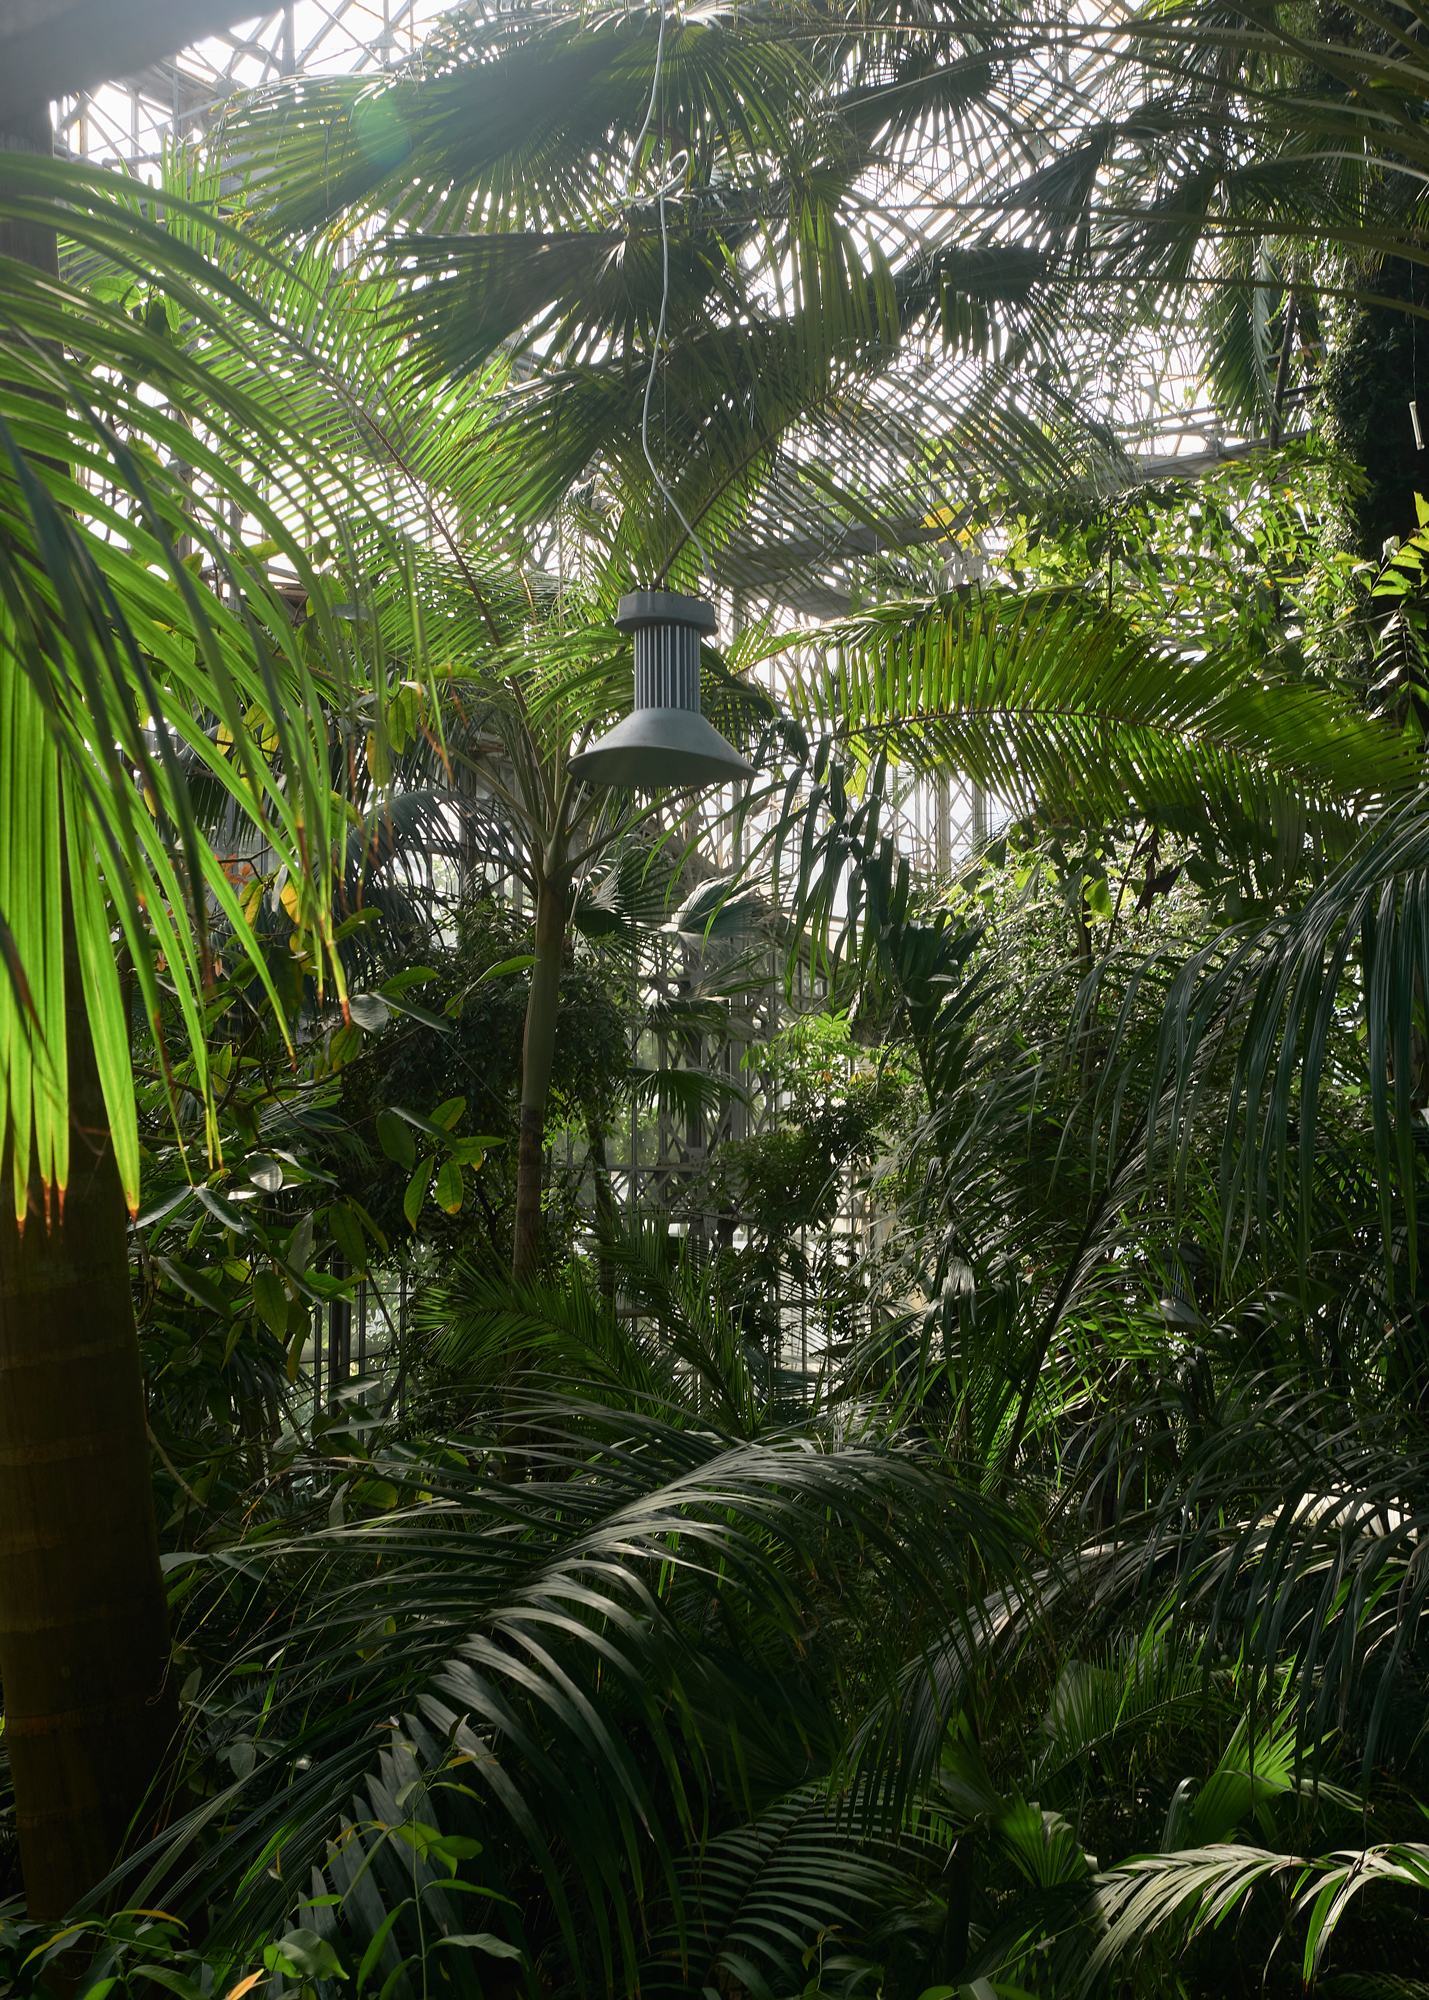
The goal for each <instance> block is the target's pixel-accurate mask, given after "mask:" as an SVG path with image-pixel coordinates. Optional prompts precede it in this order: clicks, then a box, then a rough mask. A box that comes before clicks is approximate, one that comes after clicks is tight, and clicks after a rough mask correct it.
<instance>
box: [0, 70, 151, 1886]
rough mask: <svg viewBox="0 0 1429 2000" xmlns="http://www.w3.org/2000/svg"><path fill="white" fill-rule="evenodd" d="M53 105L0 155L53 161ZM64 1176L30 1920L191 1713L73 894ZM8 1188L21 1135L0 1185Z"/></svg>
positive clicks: (142, 1804) (24, 1522) (27, 1330)
mask: <svg viewBox="0 0 1429 2000" xmlns="http://www.w3.org/2000/svg"><path fill="white" fill-rule="evenodd" d="M50 149H51V136H50V125H49V112H48V108H47V107H45V106H43V105H42V106H37V107H35V109H34V111H33V114H32V115H31V116H30V117H29V118H23V117H18V116H16V115H13V114H12V115H11V116H9V117H8V118H7V120H6V130H4V131H3V132H0V150H12V151H29V152H40V153H48V152H49V151H50ZM0 256H6V257H11V258H14V259H15V260H16V261H23V262H25V263H28V264H32V265H35V266H37V267H38V268H39V269H41V270H48V271H55V270H56V269H57V255H56V240H55V233H54V231H53V230H49V229H45V228H42V227H40V226H39V225H37V224H26V225H23V226H8V227H7V226H0ZM63 907H64V919H63V921H64V968H65V1017H66V1020H65V1026H66V1049H67V1059H68V1068H69V1097H70V1119H71V1126H72V1130H71V1146H70V1151H71V1169H70V1181H69V1186H68V1188H67V1190H66V1191H65V1195H64V1201H63V1208H62V1212H60V1211H59V1207H58V1204H56V1205H55V1209H56V1212H54V1213H52V1214H50V1215H48V1216H47V1214H46V1204H45V1200H44V1191H43V1189H42V1188H41V1187H40V1186H39V1184H38V1180H36V1181H34V1182H32V1184H31V1188H30V1207H29V1213H28V1216H27V1218H26V1223H25V1227H24V1229H23V1231H22V1230H21V1229H20V1228H19V1227H18V1226H17V1224H16V1221H15V1216H14V1211H13V1204H12V1202H11V1201H10V1199H9V1196H8V1192H7V1193H6V1194H5V1195H4V1196H0V1681H3V1686H4V1698H5V1747H6V1749H7V1751H8V1752H9V1756H10V1768H11V1773H12V1776H13V1779H14V1786H15V1809H16V1821H17V1827H18V1832H19V1841H20V1865H21V1868H22V1870H23V1873H24V1879H25V1896H26V1902H27V1905H28V1908H29V1913H30V1915H31V1916H32V1917H38V1918H51V1917H59V1916H62V1915H63V1914H64V1912H65V1911H66V1910H67V1909H68V1908H69V1907H70V1906H71V1904H72V1903H73V1902H74V1901H75V1899H76V1898H77V1897H79V1896H80V1895H82V1894H83V1893H84V1892H85V1891H86V1890H88V1889H90V1888H92V1887H93V1886H94V1884H95V1883H96V1882H98V1881H99V1880H101V1879H102V1877H103V1876H104V1875H106V1874H107V1873H108V1872H109V1869H110V1867H111V1866H112V1864H113V1862H114V1861H115V1859H116V1857H117V1856H118V1854H119V1851H120V1849H121V1847H122V1846H123V1844H124V1841H125V1837H126V1835H127V1834H128V1832H129V1829H130V1827H131V1824H133V1823H134V1822H135V1820H136V1819H138V1820H139V1831H141V1832H142V1833H144V1834H147V1833H150V1832H152V1831H154V1830H155V1828H156V1826H157V1825H159V1824H161V1823H162V1818H163V1815H164V1808H165V1805H166V1800H165V1799H164V1797H163V1795H162V1794H163V1789H164V1787H163V1773H164V1769H165V1759H166V1752H167V1750H168V1746H169V1744H170V1742H171V1740H172V1738H173V1734H174V1728H175V1724H176V1721H177V1714H178V1702H177V1697H176V1694H175V1690H174V1688H173V1686H172V1682H171V1679H170V1677H169V1674H168V1667H169V1634H168V1614H167V1605H166V1601H165V1595H164V1586H163V1577H162V1575H161V1573H160V1569H159V1552H158V1538H157V1535H156V1532H155V1523H154V1498H153V1485H152V1481H151V1474H150V1462H149V1440H148V1426H147V1422H146V1417H145V1408H144V1385H143V1377H142V1372H141V1367H140V1360H139V1343H138V1336H137V1333H136V1331H135V1326H134V1308H133V1301H132V1297H131V1293H130V1286H129V1257H128V1244H127V1240H126V1211H125V1204H124V1194H123V1189H122V1187H121V1185H120V1180H119V1172H118V1168H117V1166H116V1164H115V1159H114V1149H113V1145H112V1143H111V1141H110V1136H109V1128H108V1120H107V1116H106V1113H105V1109H104V1100H103V1096H102V1093H101V1091H100V1087H99V1077H98V1072H97V1069H96V1065H95V1060H94V1046H93V1042H92V1041H91V1038H90V1033H89V1022H88V1017H87V1015H86V1013H85V1008H84V997H83V985H82V980H81V974H80V967H79V959H78V953H77V951H76V949H75V939H74V924H73V916H72V912H71V908H70V899H69V892H68V883H67V882H66V886H65V893H64V904H63ZM10 1185H11V1181H10V1177H9V1151H8V1142H7V1147H6V1150H5V1156H4V1173H3V1174H0V1187H3V1188H5V1189H6V1190H8V1188H9V1187H10Z"/></svg>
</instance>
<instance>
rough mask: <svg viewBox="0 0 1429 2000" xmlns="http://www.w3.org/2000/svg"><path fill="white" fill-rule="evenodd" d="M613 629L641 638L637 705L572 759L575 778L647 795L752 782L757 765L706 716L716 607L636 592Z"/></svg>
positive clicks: (664, 593)
mask: <svg viewBox="0 0 1429 2000" xmlns="http://www.w3.org/2000/svg"><path fill="white" fill-rule="evenodd" d="M615 624H616V629H617V630H618V631H621V632H631V633H633V634H634V636H635V707H634V709H633V710H632V711H631V713H630V714H629V715H627V716H626V718H625V720H624V721H623V722H618V723H617V724H616V725H615V727H614V729H612V730H610V731H609V732H608V734H606V735H605V736H602V737H601V739H600V741H599V742H598V743H592V745H591V746H590V748H589V750H583V751H582V752H581V754H580V755H579V756H578V757H572V759H571V770H572V771H573V772H574V773H575V775H576V777H578V778H580V779H582V780H584V782H585V783H586V784H588V785H618V786H620V787H621V788H622V789H623V790H627V791H641V792H654V791H660V790H663V789H664V788H665V787H666V786H672V787H676V788H678V787H680V786H684V785H728V784H732V783H733V782H734V780H735V779H736V778H752V777H753V776H754V766H753V765H752V764H751V763H749V762H748V761H747V760H746V759H745V758H743V757H741V756H740V754H739V752H738V751H737V750H736V749H735V748H734V746H733V745H732V744H729V743H726V742H725V740H724V738H723V737H722V736H721V735H720V733H719V731H718V730H717V729H712V728H711V727H710V725H709V723H708V722H706V721H705V719H704V717H703V716H702V715H701V714H700V634H701V632H713V631H714V629H715V614H714V606H713V605H712V604H707V603H706V602H705V600H704V599H703V598H700V597H682V596H680V595H679V593H678V592H676V591H673V590H633V591H631V592H630V594H629V595H628V596H627V597H622V598H621V600H620V604H619V607H618V609H617V611H616V617H615Z"/></svg>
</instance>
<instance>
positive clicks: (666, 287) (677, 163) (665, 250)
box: [625, 0, 714, 583]
mask: <svg viewBox="0 0 1429 2000" xmlns="http://www.w3.org/2000/svg"><path fill="white" fill-rule="evenodd" d="M664 60H665V0H660V31H659V34H658V35H657V37H656V40H655V74H654V76H653V77H652V78H651V79H650V102H649V104H648V105H647V106H646V108H645V123H644V124H643V125H642V126H641V127H640V131H639V133H638V134H637V136H636V140H635V150H634V153H633V155H632V157H631V163H630V164H631V171H632V173H633V172H634V169H635V166H636V164H637V162H638V161H639V158H640V148H641V147H642V146H643V145H644V143H645V135H646V133H647V132H648V131H649V130H650V121H651V119H652V118H653V117H654V116H655V101H656V96H657V94H658V92H659V89H660V74H661V70H662V67H663V65H664ZM689 163H690V155H689V151H688V149H686V150H685V151H683V152H679V153H677V154H676V155H675V157H674V159H673V160H667V161H666V162H665V165H664V168H663V171H662V176H661V181H660V186H659V189H658V190H657V192H658V195H659V201H660V320H659V324H658V325H657V327H656V329H655V345H654V349H653V350H652V352H651V355H650V373H649V374H648V375H647V376H646V378H645V400H644V403H643V405H642V407H641V412H640V449H641V450H642V451H643V452H644V454H645V463H646V464H647V465H648V466H649V468H650V476H651V478H652V479H653V480H654V481H655V484H656V485H657V486H658V487H659V489H660V492H661V495H662V497H663V499H664V502H665V505H666V507H667V508H672V509H673V510H674V514H675V518H676V520H678V522H679V523H680V526H681V527H682V528H683V529H684V531H685V533H686V534H687V535H688V536H689V538H690V540H691V541H692V542H693V543H694V545H695V547H696V548H697V549H698V550H699V552H700V562H701V563H702V564H703V566H704V572H705V579H706V581H707V582H711V583H712V582H713V580H714V579H713V576H712V573H711V570H710V559H709V556H708V554H707V553H706V551H705V545H704V543H703V542H702V541H701V540H700V538H699V536H698V535H697V534H696V533H695V531H694V529H693V527H692V526H691V525H690V523H689V522H688V521H687V520H686V519H685V516H684V513H683V511H682V510H681V507H680V503H679V501H678V500H677V499H676V498H675V496H674V494H673V493H672V492H671V491H670V488H669V487H668V486H667V485H666V483H665V480H664V478H663V477H662V475H661V472H660V468H659V466H658V465H657V464H656V463H655V455H654V453H653V452H652V451H651V449H650V398H651V396H652V395H653V394H654V390H655V376H656V373H657V371H658V369H659V366H660V343H661V342H662V341H663V340H664V338H665V318H666V314H667V313H668V311H669V306H670V232H669V228H668V225H667V223H666V220H665V197H666V196H667V195H669V194H673V193H674V191H675V189H676V188H677V187H678V186H679V185H680V182H681V180H682V179H683V178H684V174H685V170H686V168H687V167H688V166H689ZM631 193H632V190H631V187H630V183H629V182H628V181H627V183H626V188H625V194H626V200H627V202H628V201H629V200H630V198H631ZM669 435H670V432H669V415H668V404H667V405H666V418H665V439H664V442H665V445H666V447H667V449H668V446H669Z"/></svg>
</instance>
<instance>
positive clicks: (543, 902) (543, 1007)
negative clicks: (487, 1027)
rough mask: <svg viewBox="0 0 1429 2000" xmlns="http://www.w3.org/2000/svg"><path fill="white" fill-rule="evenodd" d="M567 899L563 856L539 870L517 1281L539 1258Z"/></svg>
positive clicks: (524, 1069) (519, 1172) (514, 1253)
mask: <svg viewBox="0 0 1429 2000" xmlns="http://www.w3.org/2000/svg"><path fill="white" fill-rule="evenodd" d="M570 900H571V894H570V880H569V877H568V875H567V872H566V869H565V866H564V855H561V856H560V859H559V862H558V865H557V866H556V867H554V868H543V869H542V871H541V874H540V878H539V881H538V884H537V889H536V963H535V964H534V965H533V966H532V967H531V994H530V998H529V999H528V1001H527V1003H526V1039H525V1042H524V1044H523V1046H522V1051H521V1152H520V1157H519V1159H518V1161H517V1166H516V1230H515V1238H514V1241H513V1243H512V1249H511V1275H512V1277H513V1278H515V1279H516V1280H517V1281H518V1282H519V1281H521V1280H523V1279H526V1278H533V1277H534V1276H535V1275H536V1272H537V1270H538V1269H539V1267H540V1261H541V1182H542V1178H543V1172H542V1170H543V1166H544V1160H545V1139H546V1099H547V1098H548V1097H549V1095H550V1091H551V1065H552V1062H553V1061H554V1058H555V1051H556V1017H557V1014H558V1012H559V1009H560V999H561V960H562V957H563V955H564V953H565V948H566V924H567V921H568V918H569V911H570Z"/></svg>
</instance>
